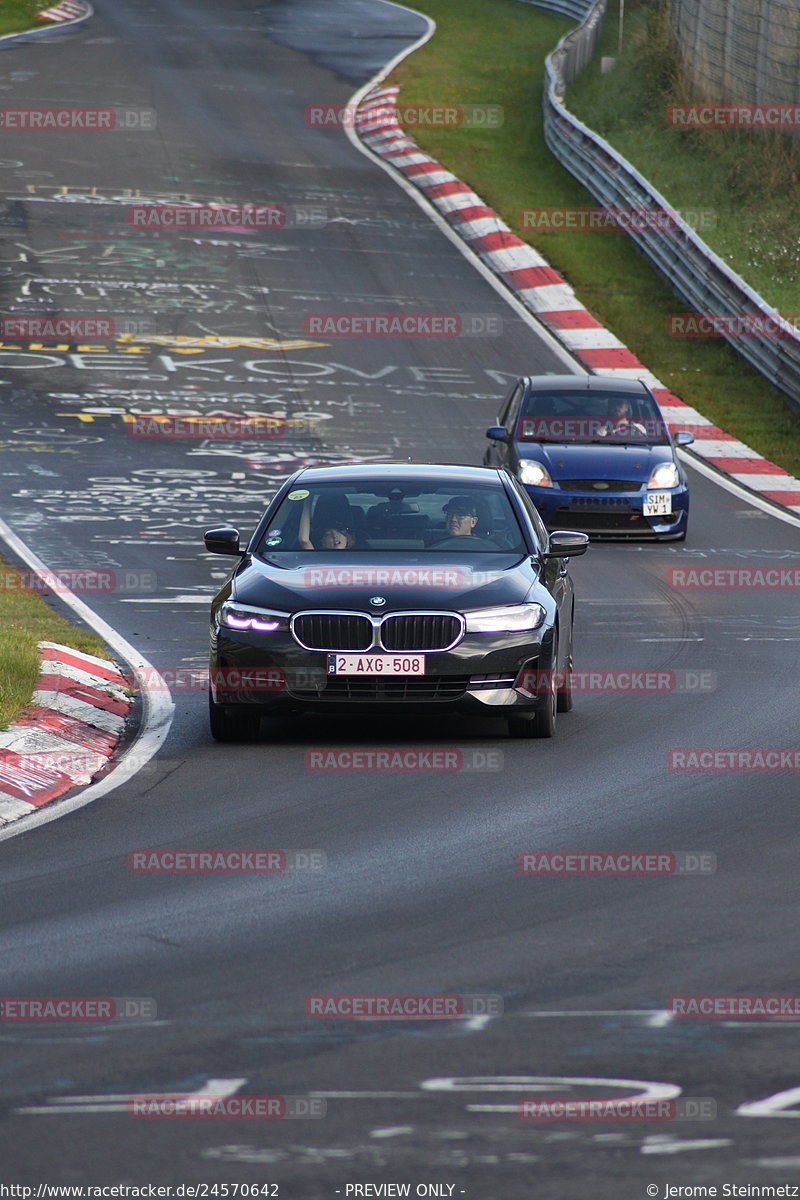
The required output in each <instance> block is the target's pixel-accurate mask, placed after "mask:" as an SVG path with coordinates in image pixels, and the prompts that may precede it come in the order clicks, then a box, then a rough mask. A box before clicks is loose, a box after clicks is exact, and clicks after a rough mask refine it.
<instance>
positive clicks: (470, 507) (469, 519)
mask: <svg viewBox="0 0 800 1200" xmlns="http://www.w3.org/2000/svg"><path fill="white" fill-rule="evenodd" d="M442 511H443V512H444V523H445V526H446V527H447V532H448V534H449V535H450V537H472V533H473V530H474V529H475V526H476V525H477V524H478V514H477V512H476V509H475V505H474V503H473V502H472V501H471V500H470V499H469V497H468V496H453V499H452V500H448V502H447V504H445V506H444V509H443V510H442Z"/></svg>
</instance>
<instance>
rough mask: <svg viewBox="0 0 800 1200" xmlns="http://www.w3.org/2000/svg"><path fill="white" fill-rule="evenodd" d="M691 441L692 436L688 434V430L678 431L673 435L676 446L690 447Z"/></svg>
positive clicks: (692, 439)
mask: <svg viewBox="0 0 800 1200" xmlns="http://www.w3.org/2000/svg"><path fill="white" fill-rule="evenodd" d="M693 441H694V434H693V433H690V432H689V430H688V429H679V430H678V431H677V433H676V434H675V445H676V446H691V444H692V442H693Z"/></svg>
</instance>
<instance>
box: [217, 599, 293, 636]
mask: <svg viewBox="0 0 800 1200" xmlns="http://www.w3.org/2000/svg"><path fill="white" fill-rule="evenodd" d="M290 616H291V614H290V613H285V612H277V611H275V610H274V609H271V608H254V607H253V606H252V605H251V604H235V603H234V602H233V601H231V600H228V601H226V603H225V604H223V606H222V610H221V612H220V624H222V625H227V627H228V628H229V629H239V630H244V629H254V630H256V631H257V632H258V633H285V632H286V631H287V630H288V628H289V617H290Z"/></svg>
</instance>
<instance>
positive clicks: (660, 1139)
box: [641, 1134, 733, 1154]
mask: <svg viewBox="0 0 800 1200" xmlns="http://www.w3.org/2000/svg"><path fill="white" fill-rule="evenodd" d="M732 1145H733V1140H732V1139H731V1138H696V1139H694V1140H693V1141H689V1140H688V1139H687V1140H686V1141H682V1140H681V1139H680V1138H673V1137H671V1136H670V1135H669V1134H655V1135H654V1136H653V1137H652V1138H645V1142H644V1145H643V1146H642V1147H641V1153H642V1154H682V1153H683V1152H684V1151H686V1150H718V1149H720V1148H721V1147H722V1146H732Z"/></svg>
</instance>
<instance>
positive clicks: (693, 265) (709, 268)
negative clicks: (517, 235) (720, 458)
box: [526, 0, 800, 412]
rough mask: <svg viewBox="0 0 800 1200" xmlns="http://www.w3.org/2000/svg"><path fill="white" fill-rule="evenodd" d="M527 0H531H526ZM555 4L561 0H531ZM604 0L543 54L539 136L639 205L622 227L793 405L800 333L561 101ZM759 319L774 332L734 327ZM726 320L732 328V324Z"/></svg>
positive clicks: (798, 397)
mask: <svg viewBox="0 0 800 1200" xmlns="http://www.w3.org/2000/svg"><path fill="white" fill-rule="evenodd" d="M526 2H530V0H526ZM537 3H538V6H539V7H543V8H552V9H560V6H561V4H562V0H552V2H551V3H548V2H547V0H537ZM606 3H607V0H595V3H588V2H587V3H586V4H583V5H581V4H580V3H579V0H576V3H575V7H581V8H584V9H588V11H586V12H585V15H584V16H583V20H582V22H581V24H580V25H579V26H578V28H577V29H574V30H572V31H571V32H570V33H568V34H566V35H565V36H564V37H563V38H562V39H561V41H560V42H559V43H558V45H557V46H556V48H555V50H553V51H552V53H551V54H549V55H548V57H547V59H546V62H545V67H546V81H545V90H544V132H545V141H546V142H547V145H548V147H549V148H550V150H551V151H552V152H553V154H554V155H555V156H556V158H558V160H559V161H560V162H561V163H562V164H563V166H565V167H566V168H567V170H568V171H569V172H570V173H571V174H572V175H574V176H575V178H576V179H578V180H579V181H580V182H581V183H582V184H583V185H584V187H585V188H587V189H588V191H590V192H591V193H592V194H593V195H594V196H595V197H596V198H597V200H598V201H599V202H600V203H601V204H602V205H604V206H605V207H607V208H622V209H635V210H641V209H643V210H646V212H647V218H646V220H643V221H641V222H640V224H641V226H642V227H641V228H626V230H625V232H626V233H627V234H628V236H629V237H631V238H632V239H633V241H634V242H635V244H636V245H637V246H638V248H639V249H640V250H641V251H642V252H643V253H644V254H645V255H646V257H647V258H648V259H649V260H650V262H651V263H653V265H654V266H655V267H656V268H657V269H658V270H659V271H660V272H661V274H662V275H664V277H665V278H666V279H667V281H668V283H669V284H670V285H671V286H672V288H674V290H675V291H676V292H677V293H678V295H679V296H680V297H681V299H682V300H684V301H685V302H686V303H687V304H688V305H690V306H691V308H692V310H693V311H694V312H696V313H703V314H706V313H708V314H716V315H718V316H720V317H721V318H724V319H725V321H727V322H728V323H729V328H728V331H727V332H726V331H725V328H724V327H723V325H722V323H721V324H720V325H719V326H717V328H718V331H719V332H720V333H721V334H722V336H723V337H725V340H726V341H727V342H728V343H729V344H730V345H731V346H733V348H734V349H735V350H736V351H737V352H738V353H739V354H741V355H742V356H743V357H744V358H745V359H747V361H748V362H749V363H751V365H752V366H754V367H755V368H756V370H758V371H760V372H761V374H762V375H764V377H765V378H766V379H768V380H769V382H770V383H772V384H774V386H775V387H777V388H779V389H780V391H782V392H783V393H784V394H785V395H786V396H787V397H788V399H789V402H790V404H791V406H792V407H793V408H794V409H795V410H796V411H798V412H800V336H799V335H798V331H797V330H796V329H795V328H794V326H793V325H791V324H790V323H789V322H788V321H786V320H785V319H784V318H783V317H781V316H780V314H779V313H777V312H776V311H775V309H773V308H771V307H770V306H769V304H767V302H766V301H765V300H764V299H762V297H761V296H759V295H758V293H757V292H755V291H754V290H753V289H752V288H751V287H749V286H748V284H746V283H745V281H744V280H743V279H742V278H741V276H739V275H737V274H736V272H735V271H733V270H732V269H731V268H730V267H729V266H728V265H727V264H726V263H724V262H723V261H722V259H721V258H720V257H719V256H718V255H717V254H715V253H714V251H713V250H712V249H711V247H710V246H708V245H706V243H705V242H704V241H703V239H702V238H701V237H699V235H698V234H697V233H695V231H694V230H693V229H692V228H691V227H690V226H689V225H688V224H687V223H686V222H685V221H684V220H683V218H682V217H681V216H680V215H679V213H677V212H676V211H675V210H674V209H673V208H672V207H671V206H670V204H669V203H668V201H667V200H666V199H665V198H664V196H662V195H661V193H660V192H659V191H657V190H656V189H655V188H654V187H653V185H652V184H651V183H649V182H648V181H647V180H646V179H645V178H644V176H643V175H640V174H639V172H638V171H637V170H636V168H635V167H633V166H632V165H631V164H630V163H629V162H628V161H627V159H625V158H623V157H622V155H621V154H619V153H617V151H616V150H615V149H614V148H613V146H611V145H609V143H608V142H607V141H605V139H604V138H602V137H600V136H599V134H596V133H594V132H593V131H592V130H591V129H589V128H588V126H586V125H584V124H583V122H582V121H579V120H578V119H577V117H575V116H573V114H572V113H571V112H569V110H568V109H567V108H566V106H565V104H564V95H565V92H566V88H567V85H568V84H569V83H571V82H572V80H573V79H574V78H575V77H576V75H577V74H578V72H579V71H580V70H581V69H582V68H583V67H584V66H585V65H586V63H588V62H589V60H590V58H591V57H592V55H593V54H594V52H595V50H596V48H597V44H598V41H599V38H600V32H601V30H602V23H603V18H604V16H605V10H606ZM737 318H741V319H742V320H741V322H740V324H739V329H740V330H741V329H743V328H744V329H746V328H752V327H753V322H754V321H755V322H756V323H757V324H758V323H760V322H761V321H764V323H765V327H766V328H767V329H768V330H770V331H774V332H770V333H767V334H763V333H757V332H753V333H744V334H742V333H741V332H738V333H737V332H736V328H737V326H736V322H737ZM731 328H732V329H733V332H731Z"/></svg>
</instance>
